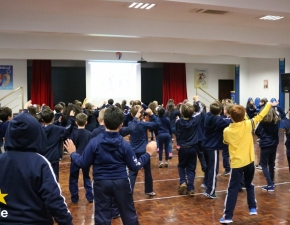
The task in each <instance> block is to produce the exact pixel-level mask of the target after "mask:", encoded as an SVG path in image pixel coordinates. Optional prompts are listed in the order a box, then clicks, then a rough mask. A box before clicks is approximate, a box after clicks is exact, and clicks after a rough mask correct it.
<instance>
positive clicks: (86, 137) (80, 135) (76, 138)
mask: <svg viewBox="0 0 290 225" xmlns="http://www.w3.org/2000/svg"><path fill="white" fill-rule="evenodd" d="M91 137H92V133H91V132H90V131H88V130H86V129H77V130H74V131H73V132H72V134H71V135H70V138H71V140H72V141H73V143H74V145H75V146H76V152H77V153H78V154H80V155H81V154H83V151H84V149H85V147H86V146H87V144H88V143H89V141H90V139H91Z"/></svg>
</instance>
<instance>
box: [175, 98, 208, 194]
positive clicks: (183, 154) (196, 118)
mask: <svg viewBox="0 0 290 225" xmlns="http://www.w3.org/2000/svg"><path fill="white" fill-rule="evenodd" d="M193 100H194V101H195V104H194V105H191V104H190V103H185V104H183V105H182V106H181V108H180V114H181V115H182V118H180V119H179V120H177V121H176V133H177V145H178V146H179V150H178V166H177V167H178V173H179V184H180V186H179V189H178V194H180V195H184V194H187V195H189V196H190V197H193V196H194V177H195V169H196V152H197V148H198V146H197V143H198V126H199V125H200V122H201V120H202V115H201V114H200V112H202V110H203V109H202V106H201V104H200V102H199V101H198V97H197V96H194V97H193ZM194 112H196V113H195V114H194ZM186 176H187V180H186Z"/></svg>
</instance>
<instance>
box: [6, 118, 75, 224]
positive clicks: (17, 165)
mask: <svg viewBox="0 0 290 225" xmlns="http://www.w3.org/2000/svg"><path fill="white" fill-rule="evenodd" d="M5 140H6V141H5V149H6V150H7V152H5V153H4V154H1V155H0V171H1V173H0V189H1V193H2V194H7V195H6V196H4V200H5V202H6V204H4V203H3V202H2V203H1V202H0V208H1V210H2V211H3V210H6V211H7V212H8V216H7V217H5V218H4V217H0V224H1V225H11V224H29V225H40V224H41V225H53V224H54V222H53V219H52V218H54V219H55V221H56V222H57V223H58V224H59V225H71V224H72V216H71V214H70V212H69V210H68V208H67V205H66V203H65V199H64V197H63V196H62V194H61V189H60V187H59V185H58V183H57V181H56V179H55V175H54V173H53V171H52V168H51V166H50V163H49V162H48V161H47V160H46V159H45V158H44V157H43V156H41V155H39V154H37V152H45V150H46V141H47V139H46V135H45V133H44V131H43V129H42V128H41V125H40V124H39V122H38V121H37V120H36V119H35V118H34V117H33V116H31V115H30V114H28V113H21V114H19V115H17V116H16V117H15V118H14V119H13V120H11V122H10V124H9V126H8V128H7V132H6V136H5Z"/></svg>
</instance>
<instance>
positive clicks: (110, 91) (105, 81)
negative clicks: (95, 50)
mask: <svg viewBox="0 0 290 225" xmlns="http://www.w3.org/2000/svg"><path fill="white" fill-rule="evenodd" d="M89 64H90V72H91V75H90V84H89V85H90V93H88V94H89V96H87V97H88V100H89V101H90V102H92V103H94V104H97V105H101V104H102V103H103V102H104V101H107V100H108V99H109V98H112V99H114V102H115V103H116V102H119V103H121V102H122V100H124V99H125V100H127V102H129V101H130V100H136V99H140V97H141V78H140V73H141V67H140V64H137V63H101V62H90V63H89Z"/></svg>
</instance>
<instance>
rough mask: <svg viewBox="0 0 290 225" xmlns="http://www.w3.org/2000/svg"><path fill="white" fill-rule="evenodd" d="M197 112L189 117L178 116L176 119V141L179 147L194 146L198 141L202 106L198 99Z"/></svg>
mask: <svg viewBox="0 0 290 225" xmlns="http://www.w3.org/2000/svg"><path fill="white" fill-rule="evenodd" d="M196 103H197V104H198V106H199V112H198V113H196V114H193V115H192V117H191V118H188V119H187V118H180V119H179V120H177V121H176V133H177V136H176V141H177V145H179V146H180V147H189V146H194V145H196V144H197V142H198V134H197V132H198V127H199V125H200V123H201V121H202V112H203V107H202V106H201V103H200V102H199V101H197V102H196Z"/></svg>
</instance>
